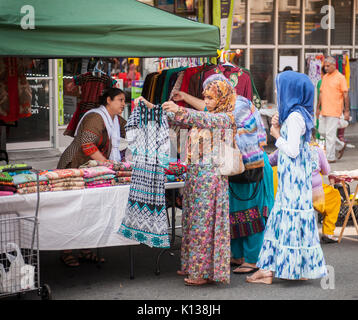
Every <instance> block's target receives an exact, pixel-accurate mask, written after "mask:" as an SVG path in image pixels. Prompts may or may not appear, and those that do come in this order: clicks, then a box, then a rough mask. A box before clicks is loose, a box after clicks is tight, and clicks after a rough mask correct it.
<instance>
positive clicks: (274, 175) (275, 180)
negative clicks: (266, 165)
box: [272, 166, 278, 198]
mask: <svg viewBox="0 0 358 320" xmlns="http://www.w3.org/2000/svg"><path fill="white" fill-rule="evenodd" d="M272 170H273V192H274V196H275V198H276V192H277V185H278V175H277V167H276V166H275V167H272Z"/></svg>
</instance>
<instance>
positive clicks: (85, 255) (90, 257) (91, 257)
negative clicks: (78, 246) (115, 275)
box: [78, 250, 106, 263]
mask: <svg viewBox="0 0 358 320" xmlns="http://www.w3.org/2000/svg"><path fill="white" fill-rule="evenodd" d="M78 258H79V260H80V261H88V262H92V263H104V262H105V261H106V260H105V259H104V258H98V256H97V255H96V254H95V253H94V252H92V250H81V252H80V254H79V255H78Z"/></svg>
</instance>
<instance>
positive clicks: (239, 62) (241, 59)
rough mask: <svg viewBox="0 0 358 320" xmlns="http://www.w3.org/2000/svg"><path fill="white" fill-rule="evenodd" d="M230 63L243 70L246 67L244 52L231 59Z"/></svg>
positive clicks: (241, 51)
mask: <svg viewBox="0 0 358 320" xmlns="http://www.w3.org/2000/svg"><path fill="white" fill-rule="evenodd" d="M232 63H233V64H234V65H236V66H238V67H242V68H245V65H246V59H245V50H240V54H239V55H237V54H236V55H235V56H234V58H233V59H232Z"/></svg>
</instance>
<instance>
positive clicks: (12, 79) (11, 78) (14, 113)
mask: <svg viewBox="0 0 358 320" xmlns="http://www.w3.org/2000/svg"><path fill="white" fill-rule="evenodd" d="M5 63H6V67H7V70H8V75H7V89H8V96H9V105H10V109H9V113H8V115H7V116H6V117H3V118H2V120H4V121H5V122H8V121H16V120H18V118H19V91H18V85H17V80H18V79H17V66H16V58H8V59H6V62H5Z"/></svg>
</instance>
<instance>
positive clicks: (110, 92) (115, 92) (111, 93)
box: [99, 88, 125, 106]
mask: <svg viewBox="0 0 358 320" xmlns="http://www.w3.org/2000/svg"><path fill="white" fill-rule="evenodd" d="M120 94H123V95H125V93H124V91H123V90H121V89H118V88H109V89H106V90H104V91H103V93H102V95H101V97H100V98H99V104H100V105H104V106H105V105H106V104H107V98H108V97H110V98H111V100H113V99H114V98H115V97H116V96H119V95H120Z"/></svg>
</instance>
